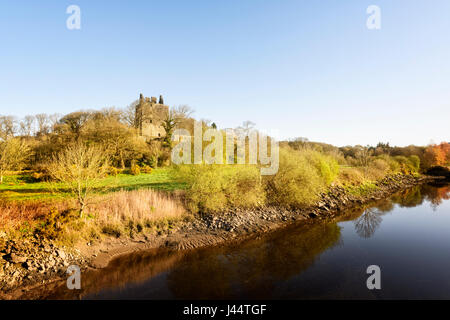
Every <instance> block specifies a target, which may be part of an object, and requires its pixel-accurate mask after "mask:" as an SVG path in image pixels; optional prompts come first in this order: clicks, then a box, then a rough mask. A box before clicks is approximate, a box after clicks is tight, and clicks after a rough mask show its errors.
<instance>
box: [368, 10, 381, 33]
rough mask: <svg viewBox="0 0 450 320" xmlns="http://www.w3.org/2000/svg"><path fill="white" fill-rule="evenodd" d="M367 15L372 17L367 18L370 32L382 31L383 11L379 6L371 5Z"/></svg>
mask: <svg viewBox="0 0 450 320" xmlns="http://www.w3.org/2000/svg"><path fill="white" fill-rule="evenodd" d="M366 13H367V14H370V16H369V17H368V18H367V21H366V26H367V29H369V30H380V29H381V9H380V7H379V6H376V5H370V6H368V7H367V10H366Z"/></svg>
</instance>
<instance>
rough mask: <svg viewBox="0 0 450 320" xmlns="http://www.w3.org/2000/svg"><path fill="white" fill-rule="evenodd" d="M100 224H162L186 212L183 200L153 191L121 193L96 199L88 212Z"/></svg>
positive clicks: (143, 190)
mask: <svg viewBox="0 0 450 320" xmlns="http://www.w3.org/2000/svg"><path fill="white" fill-rule="evenodd" d="M87 212H88V213H90V214H93V215H95V221H96V223H100V224H107V223H120V222H123V221H135V222H141V221H144V220H145V221H158V220H160V219H176V218H180V217H182V216H183V215H184V214H185V213H186V210H185V209H184V207H183V205H182V203H181V200H180V198H179V197H177V196H174V195H173V194H172V195H170V194H168V193H165V192H161V191H155V190H151V189H141V190H134V191H119V192H114V193H110V194H107V195H104V196H100V197H98V198H96V202H95V203H94V204H93V205H92V206H91V207H90V208H89V209H88V210H87Z"/></svg>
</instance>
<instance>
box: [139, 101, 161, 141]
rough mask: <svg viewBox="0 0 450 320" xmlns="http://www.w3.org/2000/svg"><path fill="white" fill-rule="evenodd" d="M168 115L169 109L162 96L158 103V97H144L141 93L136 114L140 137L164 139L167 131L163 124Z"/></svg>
mask: <svg viewBox="0 0 450 320" xmlns="http://www.w3.org/2000/svg"><path fill="white" fill-rule="evenodd" d="M168 113H169V107H168V106H166V105H165V104H164V99H163V97H162V96H161V95H160V96H159V101H157V99H156V97H151V98H148V97H144V96H143V95H142V93H141V94H140V97H139V103H138V105H137V106H136V113H135V127H136V129H137V131H138V133H139V135H140V136H144V137H146V138H158V137H163V136H164V135H165V131H164V128H163V127H162V122H163V120H164V119H165V118H166V117H167V115H168Z"/></svg>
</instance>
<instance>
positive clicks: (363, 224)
mask: <svg viewBox="0 0 450 320" xmlns="http://www.w3.org/2000/svg"><path fill="white" fill-rule="evenodd" d="M382 220H383V219H382V218H381V216H380V214H379V211H377V210H376V209H374V208H371V209H367V210H366V211H365V212H364V213H363V214H362V215H361V216H360V217H359V218H358V219H356V220H355V221H354V222H353V223H354V225H355V230H356V233H357V234H358V235H359V236H360V237H361V238H370V237H371V236H373V235H374V233H375V231H376V230H377V228H378V227H379V226H380V224H381V221H382Z"/></svg>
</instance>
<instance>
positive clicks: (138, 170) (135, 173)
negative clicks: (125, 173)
mask: <svg viewBox="0 0 450 320" xmlns="http://www.w3.org/2000/svg"><path fill="white" fill-rule="evenodd" d="M130 173H131V174H132V175H133V176H138V175H140V174H141V168H140V167H139V165H138V164H135V163H134V164H132V165H131V169H130Z"/></svg>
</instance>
